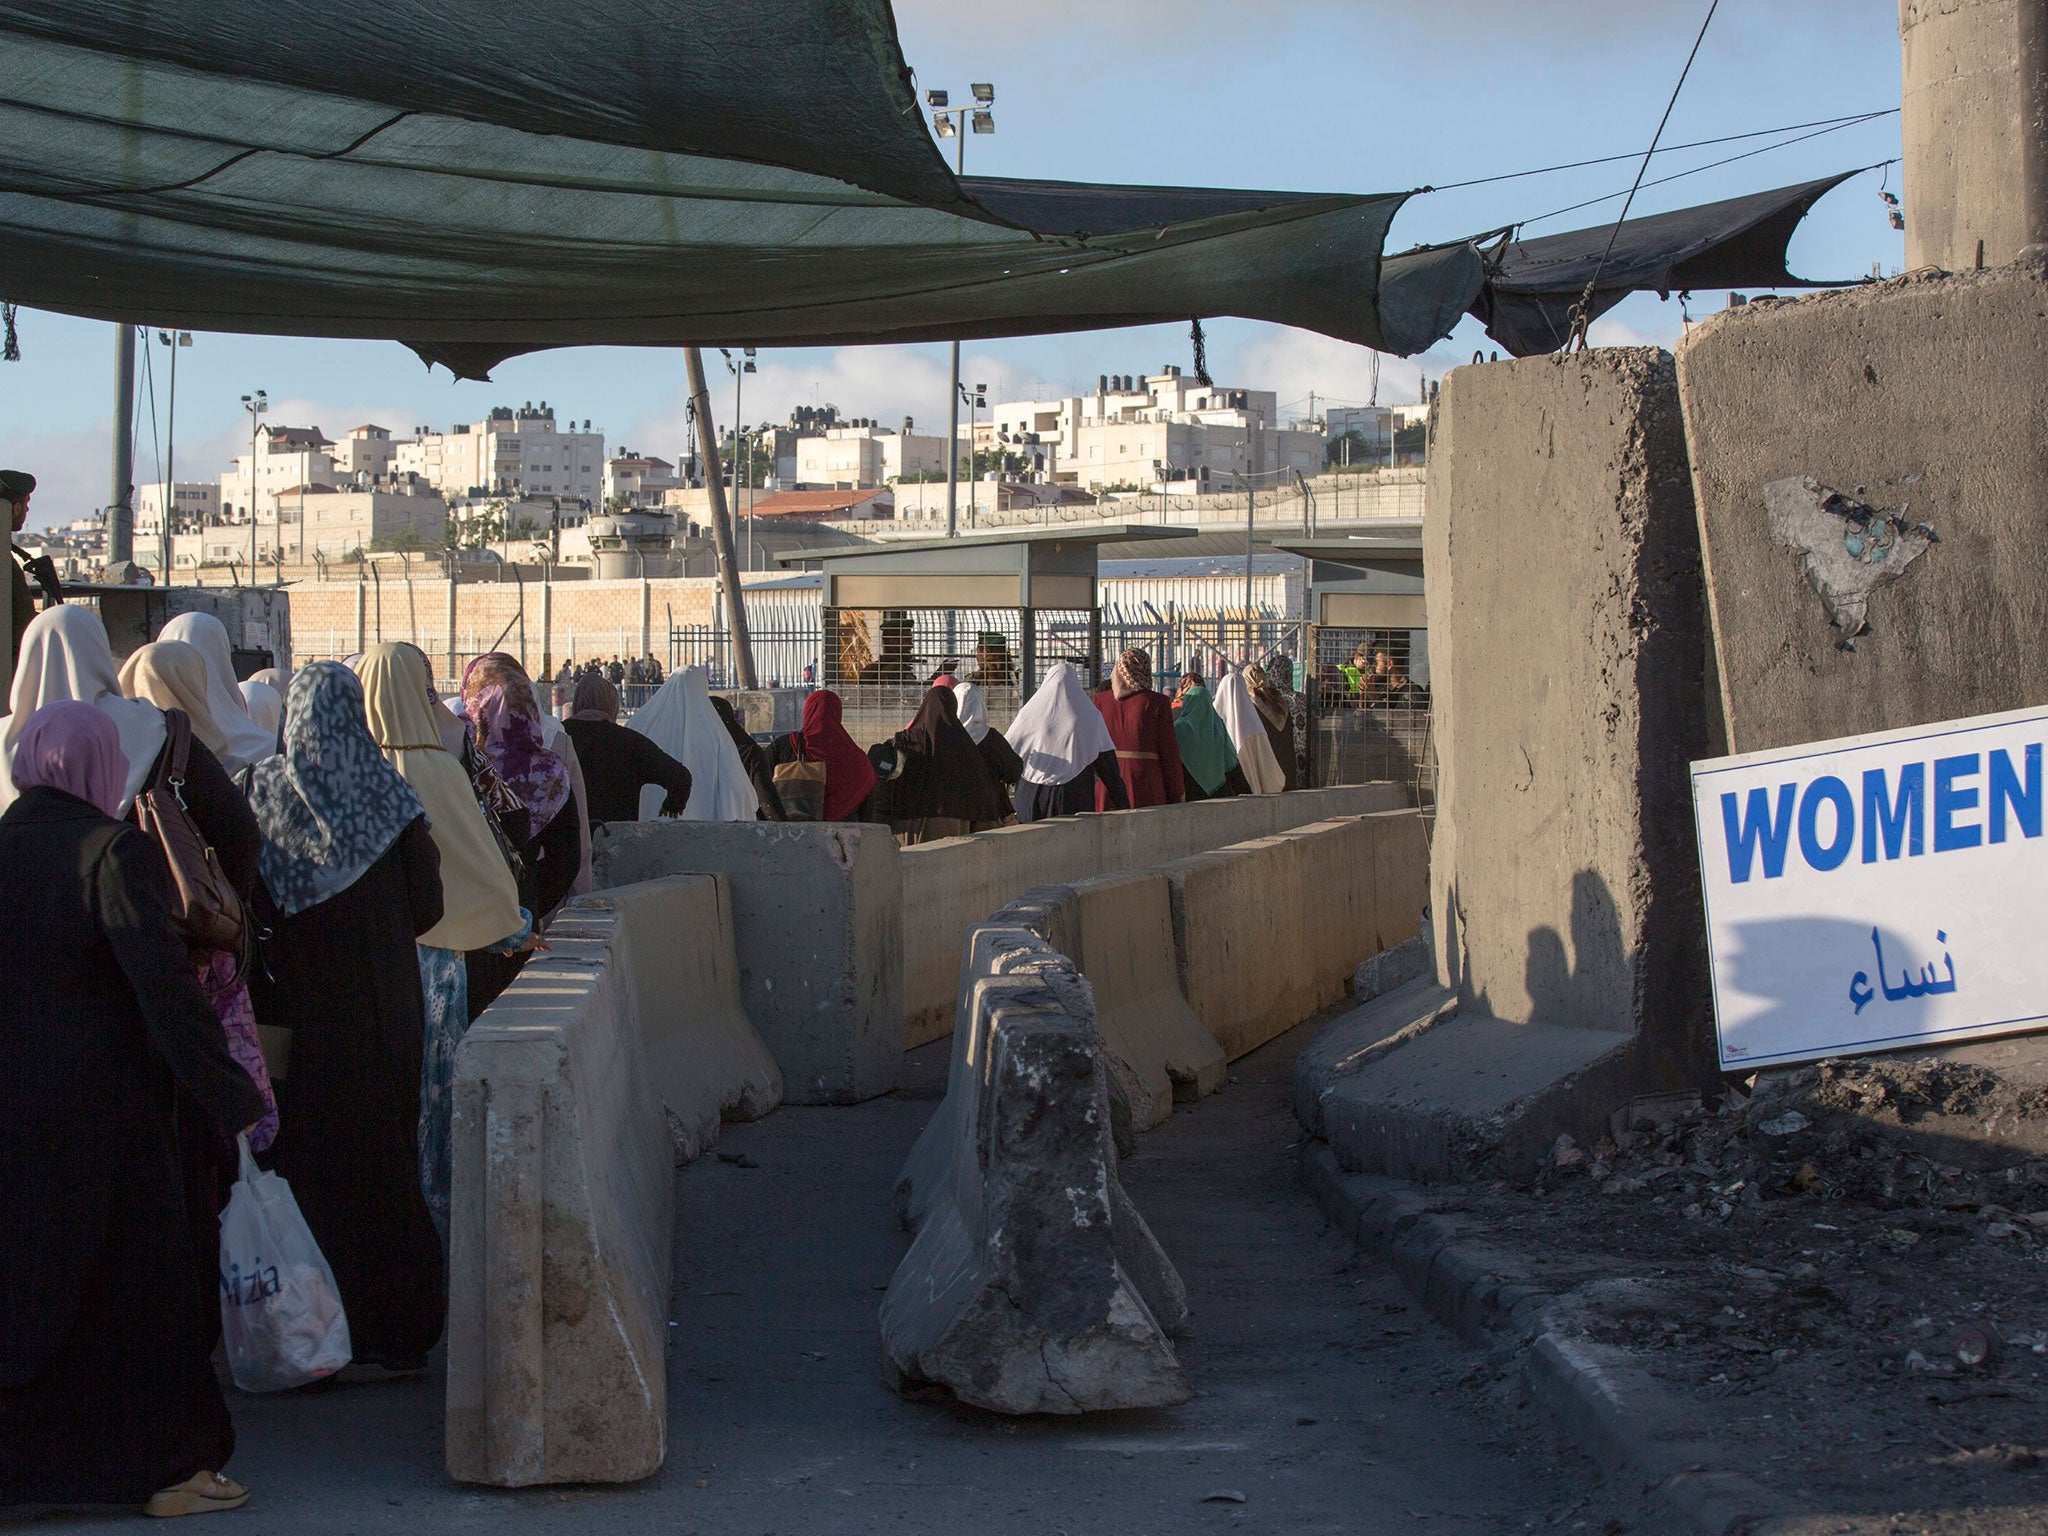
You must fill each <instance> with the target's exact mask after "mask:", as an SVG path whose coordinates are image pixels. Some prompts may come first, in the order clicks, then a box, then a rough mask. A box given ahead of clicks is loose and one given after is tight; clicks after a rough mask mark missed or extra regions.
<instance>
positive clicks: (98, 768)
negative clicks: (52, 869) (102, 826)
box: [14, 699, 128, 816]
mask: <svg viewBox="0 0 2048 1536" xmlns="http://www.w3.org/2000/svg"><path fill="white" fill-rule="evenodd" d="M127 775H128V759H127V757H126V756H125V755H123V753H122V751H121V732H120V728H119V727H117V726H116V725H115V724H114V722H113V720H112V719H110V718H109V717H108V716H106V715H103V714H101V713H100V712H99V711H98V710H96V709H94V708H93V707H92V706H91V705H90V704H81V703H80V702H79V701H78V700H76V699H59V700H58V701H57V702H56V703H54V704H45V705H44V706H43V707H42V708H41V709H39V710H37V711H36V712H35V713H34V714H32V715H30V716H29V717H28V723H27V724H26V725H24V726H23V727H22V730H21V735H20V737H19V738H18V739H17V740H16V742H15V744H14V785H15V788H17V789H43V788H49V789H61V790H63V791H64V793H65V794H67V795H75V796H77V797H78V798H79V799H80V800H83V801H85V802H86V803H87V804H88V805H91V806H92V807H94V808H95V809H96V810H98V811H99V813H100V814H101V815H103V816H118V815H120V814H121V786H122V784H123V782H124V781H125V779H126V778H127Z"/></svg>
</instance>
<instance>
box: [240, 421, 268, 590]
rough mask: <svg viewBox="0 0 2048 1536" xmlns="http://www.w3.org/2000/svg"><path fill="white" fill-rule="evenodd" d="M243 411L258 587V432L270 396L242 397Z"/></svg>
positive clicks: (252, 574) (252, 568)
mask: <svg viewBox="0 0 2048 1536" xmlns="http://www.w3.org/2000/svg"><path fill="white" fill-rule="evenodd" d="M242 409H243V410H245V411H247V412H248V413H249V585H250V586H252V587H253V586H255V585H256V432H257V429H258V428H259V427H260V426H261V425H262V424H263V413H264V412H265V411H267V410H269V409H270V396H269V394H268V393H267V392H265V391H264V390H260V389H259V390H257V391H256V393H255V394H253V395H244V396H242Z"/></svg>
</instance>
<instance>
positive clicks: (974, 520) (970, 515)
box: [953, 380, 1001, 528]
mask: <svg viewBox="0 0 2048 1536" xmlns="http://www.w3.org/2000/svg"><path fill="white" fill-rule="evenodd" d="M953 387H954V388H955V389H956V390H958V391H959V393H960V398H961V400H962V401H964V402H965V403H966V405H967V468H968V476H967V526H968V527H970V528H973V527H975V526H977V524H978V522H979V520H980V516H981V493H980V492H979V491H977V490H976V489H975V486H976V485H977V484H978V483H979V481H980V479H981V466H980V450H978V449H977V448H976V447H975V446H974V412H975V408H976V407H977V406H979V407H981V408H983V409H986V408H987V406H988V386H987V385H986V384H977V385H975V386H974V388H972V389H969V388H968V387H967V386H966V385H965V384H962V383H960V382H959V381H958V380H955V381H954V384H953ZM958 433H959V427H958V416H957V413H956V416H955V426H954V434H955V436H957V435H958ZM997 464H998V467H1000V465H1001V456H1000V455H998V457H997Z"/></svg>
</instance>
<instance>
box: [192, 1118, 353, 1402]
mask: <svg viewBox="0 0 2048 1536" xmlns="http://www.w3.org/2000/svg"><path fill="white" fill-rule="evenodd" d="M241 1146H242V1176H241V1178H240V1179H239V1180H238V1181H236V1184H235V1190H234V1193H233V1194H232V1195H230V1196H229V1197H228V1208H227V1210H226V1211H225V1212H224V1213H222V1215H221V1219H220V1321H221V1332H222V1334H223V1336H224V1338H225V1340H226V1343H227V1351H228V1365H229V1367H230V1368H231V1369H232V1370H233V1371H234V1373H235V1385H236V1386H238V1387H240V1388H241V1389H242V1390H243V1391H244V1392H282V1391H284V1390H285V1389H286V1388H287V1387H302V1386H304V1385H305V1384H306V1383H307V1382H309V1381H318V1380H319V1379H320V1378H321V1377H323V1376H332V1375H333V1374H334V1373H335V1372H336V1371H338V1370H340V1369H341V1368H342V1367H343V1366H344V1365H347V1364H348V1361H349V1341H348V1318H347V1317H346V1316H345V1315H344V1314H343V1313H342V1310H341V1292H340V1291H339V1290H338V1289H337V1288H336V1287H335V1284H334V1271H333V1270H331V1269H329V1268H328V1267H327V1260H326V1258H325V1256H324V1255H322V1254H321V1252H320V1245H319V1244H318V1243H316V1242H314V1241H313V1234H312V1232H311V1231H310V1230H308V1228H307V1226H306V1218H305V1217H303V1216H301V1215H300V1214H299V1202H298V1201H296V1200H294V1199H293V1198H292V1188H291V1185H289V1184H287V1183H286V1182H285V1181H284V1180H283V1179H281V1178H279V1177H278V1176H277V1175H276V1174H274V1173H265V1172H264V1171H263V1170H262V1169H261V1168H258V1167H257V1166H256V1159H255V1157H254V1155H252V1154H251V1153H250V1151H249V1138H248V1137H247V1136H243V1137H242V1138H241Z"/></svg>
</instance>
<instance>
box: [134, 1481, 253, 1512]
mask: <svg viewBox="0 0 2048 1536" xmlns="http://www.w3.org/2000/svg"><path fill="white" fill-rule="evenodd" d="M248 1502H249V1490H248V1489H246V1488H244V1487H243V1486H242V1485H241V1484H240V1483H238V1482H236V1481H234V1479H232V1478H227V1477H222V1476H221V1475H220V1474H219V1473H218V1472H194V1473H193V1474H192V1475H191V1476H190V1477H188V1478H186V1479H185V1481H184V1482H182V1483H179V1484H178V1485H177V1486H176V1487H175V1488H166V1489H164V1490H163V1491H162V1492H160V1493H157V1494H153V1495H152V1496H151V1497H150V1501H149V1502H148V1503H147V1504H145V1505H143V1506H142V1512H143V1513H144V1514H145V1515H153V1516H155V1517H156V1518H158V1519H160V1520H168V1519H172V1518H174V1517H175V1516H178V1515H210V1514H215V1513H217V1512H219V1511H221V1510H228V1509H240V1508H241V1507H242V1506H243V1505H244V1504H246V1503H248Z"/></svg>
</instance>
